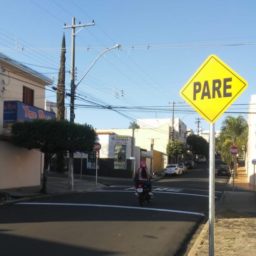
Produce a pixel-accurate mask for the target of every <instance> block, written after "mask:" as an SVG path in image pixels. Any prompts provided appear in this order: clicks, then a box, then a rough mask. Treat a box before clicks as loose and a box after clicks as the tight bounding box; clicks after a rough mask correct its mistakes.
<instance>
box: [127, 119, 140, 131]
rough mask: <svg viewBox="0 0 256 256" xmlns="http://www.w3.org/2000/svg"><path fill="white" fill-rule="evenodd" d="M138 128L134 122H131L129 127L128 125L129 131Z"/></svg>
mask: <svg viewBox="0 0 256 256" xmlns="http://www.w3.org/2000/svg"><path fill="white" fill-rule="evenodd" d="M139 128H140V126H139V125H138V124H137V123H136V122H135V121H134V122H131V123H130V125H129V129H139Z"/></svg>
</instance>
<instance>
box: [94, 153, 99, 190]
mask: <svg viewBox="0 0 256 256" xmlns="http://www.w3.org/2000/svg"><path fill="white" fill-rule="evenodd" d="M95 154H96V161H95V165H96V166H95V169H96V170H95V172H96V173H95V184H96V186H97V185H98V154H99V151H96V152H95Z"/></svg>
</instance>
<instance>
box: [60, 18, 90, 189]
mask: <svg viewBox="0 0 256 256" xmlns="http://www.w3.org/2000/svg"><path fill="white" fill-rule="evenodd" d="M94 25H95V22H94V21H92V22H91V23H88V24H81V23H80V22H79V24H76V18H75V17H73V19H72V25H66V24H65V25H64V28H65V29H72V33H71V82H70V123H74V122H75V88H76V86H75V37H76V34H77V33H78V32H79V31H81V30H82V29H83V28H85V27H88V26H94ZM77 28H80V30H77V31H76V29H77ZM73 158H74V152H69V178H70V187H71V190H73V188H74V170H73Z"/></svg>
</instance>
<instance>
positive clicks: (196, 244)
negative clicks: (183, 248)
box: [187, 220, 209, 256]
mask: <svg viewBox="0 0 256 256" xmlns="http://www.w3.org/2000/svg"><path fill="white" fill-rule="evenodd" d="M208 230H209V220H207V222H206V223H205V224H204V225H203V228H202V229H201V230H200V233H199V234H198V235H197V236H196V240H195V242H194V243H193V245H192V246H191V248H190V249H189V252H188V254H187V256H196V255H197V251H198V247H199V245H200V244H202V241H203V240H204V238H205V236H206V234H207V232H208ZM195 235H196V234H195Z"/></svg>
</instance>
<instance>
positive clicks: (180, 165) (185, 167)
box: [179, 163, 188, 173]
mask: <svg viewBox="0 0 256 256" xmlns="http://www.w3.org/2000/svg"><path fill="white" fill-rule="evenodd" d="M179 167H180V168H181V169H182V173H185V172H187V171H188V167H187V166H186V165H185V163H179Z"/></svg>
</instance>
